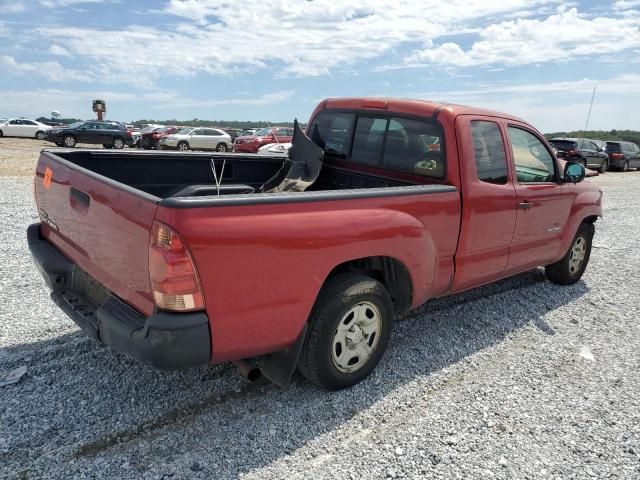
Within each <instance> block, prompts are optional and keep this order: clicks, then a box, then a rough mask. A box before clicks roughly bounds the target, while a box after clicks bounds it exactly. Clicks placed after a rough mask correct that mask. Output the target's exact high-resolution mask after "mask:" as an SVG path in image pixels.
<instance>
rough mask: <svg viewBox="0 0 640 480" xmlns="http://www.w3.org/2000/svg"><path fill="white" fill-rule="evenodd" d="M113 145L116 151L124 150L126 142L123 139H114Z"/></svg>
mask: <svg viewBox="0 0 640 480" xmlns="http://www.w3.org/2000/svg"><path fill="white" fill-rule="evenodd" d="M111 145H112V146H113V148H115V149H116V150H122V149H123V148H124V140H123V139H122V138H120V137H116V138H114V139H113V142H112V144H111Z"/></svg>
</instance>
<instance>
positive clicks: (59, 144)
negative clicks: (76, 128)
mask: <svg viewBox="0 0 640 480" xmlns="http://www.w3.org/2000/svg"><path fill="white" fill-rule="evenodd" d="M56 145H57V146H59V147H62V146H64V143H62V142H56Z"/></svg>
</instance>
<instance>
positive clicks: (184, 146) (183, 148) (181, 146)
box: [176, 141, 189, 152]
mask: <svg viewBox="0 0 640 480" xmlns="http://www.w3.org/2000/svg"><path fill="white" fill-rule="evenodd" d="M176 148H177V149H178V151H180V152H186V151H187V150H189V144H188V143H187V142H184V141H183V142H178V145H177V146H176Z"/></svg>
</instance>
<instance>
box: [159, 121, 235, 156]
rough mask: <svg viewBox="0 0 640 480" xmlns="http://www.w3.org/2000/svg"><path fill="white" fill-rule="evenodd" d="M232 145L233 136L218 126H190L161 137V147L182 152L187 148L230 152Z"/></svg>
mask: <svg viewBox="0 0 640 480" xmlns="http://www.w3.org/2000/svg"><path fill="white" fill-rule="evenodd" d="M232 147H233V142H232V141H231V136H230V135H229V134H228V133H227V132H223V131H222V130H218V129H217V128H193V127H189V128H184V129H182V130H180V131H179V132H177V133H173V134H171V135H167V136H166V137H162V138H161V139H160V148H161V149H166V148H175V149H176V150H179V151H181V152H186V151H187V150H215V151H216V152H229V151H231V148H232Z"/></svg>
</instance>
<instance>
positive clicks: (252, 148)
mask: <svg viewBox="0 0 640 480" xmlns="http://www.w3.org/2000/svg"><path fill="white" fill-rule="evenodd" d="M260 146H261V145H254V144H253V143H234V144H233V151H234V152H241V153H257V152H258V148H260Z"/></svg>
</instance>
